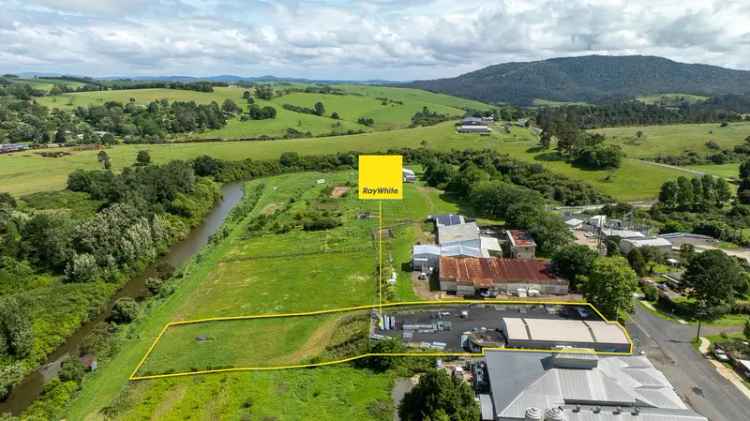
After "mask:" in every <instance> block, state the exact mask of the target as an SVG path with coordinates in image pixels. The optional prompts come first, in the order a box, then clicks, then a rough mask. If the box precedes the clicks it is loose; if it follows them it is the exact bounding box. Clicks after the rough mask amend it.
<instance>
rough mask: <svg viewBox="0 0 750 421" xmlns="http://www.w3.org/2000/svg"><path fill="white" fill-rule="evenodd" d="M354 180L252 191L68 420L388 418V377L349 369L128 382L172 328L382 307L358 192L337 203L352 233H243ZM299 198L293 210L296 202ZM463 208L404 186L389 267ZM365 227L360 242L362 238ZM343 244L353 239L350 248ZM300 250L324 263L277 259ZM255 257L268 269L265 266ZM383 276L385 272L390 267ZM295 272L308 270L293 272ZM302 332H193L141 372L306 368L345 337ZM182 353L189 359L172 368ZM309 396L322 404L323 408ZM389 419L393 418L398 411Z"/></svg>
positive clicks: (269, 182)
mask: <svg viewBox="0 0 750 421" xmlns="http://www.w3.org/2000/svg"><path fill="white" fill-rule="evenodd" d="M355 177H356V173H355V172H353V171H344V172H338V173H301V174H288V175H282V176H278V177H270V178H265V179H259V180H255V181H253V182H250V183H248V184H247V188H248V189H252V188H255V186H259V185H262V186H263V187H262V188H263V193H262V195H261V197H260V199H259V201H258V202H257V204H256V206H255V208H254V209H253V210H252V211H251V212H249V213H247V214H246V215H244V217H243V218H242V219H241V220H239V221H238V222H236V223H235V225H233V227H232V230H231V232H230V234H229V236H228V238H226V239H225V240H223V241H221V242H220V243H219V244H217V245H215V246H213V247H212V248H210V249H209V250H208V251H206V252H204V253H202V254H201V256H200V258H198V259H196V260H195V262H194V263H192V264H190V265H188V267H187V268H186V269H185V271H184V272H185V274H186V275H185V276H184V277H183V278H182V279H181V280H180V281H179V282H180V284H179V288H178V289H177V291H176V292H175V293H174V294H173V295H171V296H169V297H168V298H167V299H166V300H163V301H158V302H157V303H156V304H155V306H154V307H153V308H152V309H151V310H150V312H149V314H148V315H147V316H146V317H144V318H143V319H141V320H138V321H137V322H135V324H134V325H131V329H133V331H134V332H137V333H134V334H132V335H129V336H128V338H129V339H127V340H126V342H125V343H124V344H123V345H122V347H121V348H120V352H119V353H118V354H117V355H116V356H115V357H114V359H113V360H112V361H110V362H109V363H107V364H106V365H104V366H103V367H102V368H100V370H98V371H97V372H96V373H95V374H94V375H93V376H92V377H91V378H90V379H88V380H87V381H86V383H84V387H83V390H82V392H81V395H80V397H79V398H78V399H77V400H76V401H75V402H74V403H73V405H72V407H71V408H70V409H69V411H68V417H69V419H89V420H98V419H103V416H102V413H101V410H102V409H103V408H107V409H106V410H105V412H106V413H107V414H110V415H108V416H109V417H110V418H114V419H133V418H143V417H145V418H159V419H181V418H180V417H182V416H184V415H185V414H187V413H190V414H191V416H197V417H199V418H206V419H215V418H217V417H218V418H223V417H229V418H238V417H240V416H241V415H242V414H245V413H247V412H246V409H247V408H245V407H243V406H242V405H241V404H242V402H244V401H245V400H250V401H252V402H254V403H255V404H257V405H258V407H257V409H253V410H254V411H256V412H253V414H272V415H275V416H279V417H280V419H298V418H300V417H302V418H304V414H310V413H312V412H310V411H315V414H316V419H338V417H340V416H341V414H349V415H350V416H353V417H355V418H356V419H380V418H379V417H378V416H377V412H373V406H374V405H375V404H378V405H379V402H380V401H381V400H383V399H385V400H386V401H387V398H388V396H389V391H390V385H391V382H392V378H391V374H374V373H372V372H369V371H360V370H355V369H353V368H350V367H348V366H338V367H331V368H324V369H319V370H317V369H316V370H295V371H285V372H269V373H236V374H227V375H215V376H201V377H196V378H192V379H165V380H154V381H146V382H134V383H128V382H127V378H128V376H129V375H130V371H132V370H133V369H134V368H135V367H136V365H137V364H138V362H139V361H140V359H141V357H142V356H143V355H144V354H145V352H146V350H147V348H148V347H149V346H150V345H151V342H152V341H153V340H154V338H156V335H157V334H158V333H159V332H160V331H161V329H162V327H163V326H164V325H165V324H166V323H168V322H171V321H175V320H184V319H193V318H196V317H200V316H216V315H229V314H259V313H261V314H262V313H270V312H273V313H276V312H297V311H310V310H317V309H320V308H332V307H343V306H347V305H359V304H372V303H374V302H375V297H376V282H375V273H376V272H375V270H376V267H377V257H376V256H377V254H376V253H375V248H374V244H375V243H374V235H373V232H372V229H369V228H373V229H374V228H375V227H377V219H376V218H374V217H373V216H376V213H375V212H376V209H377V208H378V204H377V202H359V201H358V200H356V195H355V194H354V192H353V191H352V192H350V193H349V194H347V195H344V196H343V197H341V198H338V199H335V201H340V202H339V205H338V207H339V209H340V210H341V211H342V218H343V220H344V221H345V223H344V225H343V226H342V227H339V228H336V229H333V230H328V231H321V232H299V231H292V232H288V233H286V234H278V235H272V234H268V235H265V234H264V235H261V236H254V235H252V233H250V232H249V231H248V229H247V226H248V224H249V223H250V222H251V221H252V220H253V219H254V218H256V217H258V216H259V215H264V214H265V215H269V214H272V213H274V212H275V211H277V210H279V209H282V211H280V213H279V214H278V215H277V217H278V218H279V220H280V221H287V220H289V218H293V216H292V215H291V214H293V213H294V210H296V209H298V207H301V206H304V203H307V202H308V201H312V200H320V198H321V192H322V191H324V189H327V188H329V187H331V186H333V185H344V184H345V183H346V182H347V181H352V180H353V179H354V178H355ZM321 179H324V180H325V181H324V182H323V183H321V184H319V183H318V180H321ZM292 198H294V200H293V201H292V202H290V199H292ZM327 203H329V202H327ZM283 209H287V210H283ZM456 209H457V207H456V206H455V205H454V204H452V203H449V202H445V201H444V200H443V199H442V194H441V193H440V192H439V191H437V190H433V189H430V188H427V187H424V186H421V185H414V184H409V185H407V186H406V190H405V200H404V201H403V202H397V201H387V202H384V220H385V224H386V225H389V226H395V225H397V224H400V226H403V227H404V228H394V231H395V236H394V238H391V239H390V240H388V241H387V242H386V244H385V253H384V254H385V256H386V258H388V256H393V257H394V263H393V265H394V266H398V267H399V268H400V267H401V264H402V263H404V262H406V261H408V259H409V257H410V256H409V254H408V253H404V252H403V251H404V250H405V249H407V247H410V245H411V244H413V242H414V239H415V238H416V235H420V236H421V235H424V234H423V233H421V229H418V228H417V227H421V226H422V221H421V219H422V218H424V217H425V216H426V213H427V212H443V211H455V210H456ZM366 212H370V214H371V215H370V216H371V217H370V218H366V219H360V218H358V217H354V216H355V215H359V214H363V213H366ZM360 225H361V231H359V232H356V229H357V227H360ZM344 233H347V235H349V236H352V238H344V235H342V234H344ZM354 235H356V236H357V237H354ZM362 244H364V245H365V247H367V248H371V249H372V250H371V251H370V252H369V253H367V254H363V255H362V256H359V255H357V254H354V255H345V256H347V257H346V258H344V257H342V256H344V255H343V254H335V253H328V252H329V251H331V250H337V249H341V248H348V247H350V246H352V245H362ZM297 250H303V251H305V252H309V251H314V252H315V251H318V252H320V253H318V254H316V255H315V256H316V259H317V263H316V262H313V259H312V258H310V259H308V260H304V258H303V257H298V258H296V259H292V258H283V257H281V258H272V257H269V256H273V255H276V254H280V253H287V254H288V253H290V252H294V251H297ZM259 256H265V257H267V258H264V259H257V257H259ZM252 257H256V259H255V260H253V259H252ZM248 258H250V259H248ZM248 262H250V263H248ZM252 262H255V263H252ZM355 265H356V266H358V267H354V266H355ZM386 265H389V263H387V262H386ZM295 266H299V267H301V269H298V270H295V269H294V267H295ZM338 266H344V268H345V269H346V271H351V273H353V274H355V275H357V274H359V275H357V276H345V275H346V274H345V273H344V272H345V270H344V269H340V268H338ZM359 276H361V277H363V279H364V280H362V279H359ZM248 278H253V281H252V283H247V280H248ZM396 290H397V295H396V299H403V300H412V299H414V294H413V292H411V286H410V281H409V278H408V277H407V278H403V277H402V275H401V273H399V278H398V284H397V288H396ZM402 291H409V292H410V294H403V295H402ZM300 320H301V319H300ZM276 323H278V322H276ZM304 323H307V322H303V325H296V323H291V324H290V323H286V322H284V323H281V324H279V325H274V324H269V326H268V328H269V329H270V330H269V331H268V333H269V335H270V336H273V334H274V332H276V333H278V334H279V335H280V338H278V339H273V338H270V339H269V337H268V336H266V335H260V333H261V331H258V334H257V335H256V334H255V333H250V332H248V331H247V330H243V329H240V330H236V329H233V328H232V327H231V326H229V325H225V324H222V323H219V324H215V325H211V327H210V329H206V327H205V326H202V327H200V326H198V325H196V327H189V328H188V329H186V330H181V331H174V332H170V334H169V335H171V334H172V333H177V334H178V335H177V336H174V337H170V336H169V335H168V336H167V337H166V340H165V342H164V343H162V344H161V345H160V346H162V345H163V346H164V348H161V349H159V350H158V351H157V352H156V353H155V354H154V355H153V357H154V359H153V360H149V361H148V362H147V366H145V367H144V370H143V371H144V372H145V371H149V370H153V371H156V370H167V371H169V370H171V369H174V370H176V369H178V368H181V367H183V366H188V368H193V366H197V365H198V363H201V364H202V365H201V367H206V366H208V365H215V366H222V365H230V364H231V365H234V364H235V362H236V361H239V362H242V361H243V360H242V358H244V359H248V361H250V360H249V359H251V358H255V357H253V355H251V354H253V352H258V353H259V354H258V355H260V356H263V355H266V356H269V358H273V355H276V356H277V357H275V358H278V359H279V361H292V360H295V359H298V358H300V357H302V358H303V359H304V358H307V357H312V356H315V355H317V354H320V353H322V352H323V351H324V350H325V345H326V344H327V343H328V341H327V340H326V339H328V338H332V337H334V338H335V335H336V331H337V330H340V329H338V328H337V326H336V325H335V324H331V323H329V324H325V323H324V324H323V326H322V328H321V327H318V328H315V327H314V326H305V325H304ZM182 327H188V326H182ZM279 329H280V330H279ZM281 332H284V333H281ZM243 333H244V334H243ZM201 335H205V336H207V338H206V339H207V340H206V341H203V342H200V344H199V345H200V346H202V345H206V346H205V347H203V348H198V349H199V350H200V352H198V353H195V354H193V353H192V352H190V349H192V347H191V348H186V346H187V345H188V344H190V345H198V344H197V343H196V341H195V339H196V337H197V336H201ZM172 339H174V340H172ZM287 339H288V340H287ZM222 343H223V345H222V346H221V347H220V348H221V349H222V351H221V352H219V351H216V348H215V346H217V345H220V344H222ZM212 347H214V348H212ZM214 351H216V352H214ZM176 354H181V356H179V357H178V358H177V359H174V358H173V357H176V356H177V355H176ZM229 361H235V362H231V363H230V362H229ZM194 368H198V367H194ZM298 383H303V386H299V387H302V388H303V389H302V390H297V391H291V390H289V389H293V388H295V387H297V386H293V385H296V384H298ZM248 385H252V386H250V387H248ZM321 389H326V390H325V391H322V390H321ZM218 391H220V394H221V397H220V398H216V399H212V400H211V405H201V407H200V408H193V411H197V412H189V408H191V405H192V404H193V403H194V402H195V400H196V399H199V397H200V396H210V395H211V394H212V393H219V392H218ZM206 393H208V395H206ZM267 393H271V394H272V395H276V396H277V397H280V398H279V399H281V398H283V401H284V403H280V402H274V403H273V404H270V405H268V406H265V405H263V403H265V402H267V399H269V398H268V394H267ZM329 393H335V394H333V395H331V394H329ZM290 396H296V397H297V398H296V399H292V398H291V397H290ZM311 396H315V399H312V398H311ZM280 405H281V406H280ZM253 408H255V406H254V405H253ZM385 415H387V416H390V410H388V411H386V414H385Z"/></svg>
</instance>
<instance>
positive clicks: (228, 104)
mask: <svg viewBox="0 0 750 421" xmlns="http://www.w3.org/2000/svg"><path fill="white" fill-rule="evenodd" d="M221 110H222V111H224V112H225V113H229V114H237V113H239V112H241V111H242V108H240V107H239V106H238V105H237V104H236V103H235V102H234V101H232V100H231V99H229V98H227V99H225V100H224V103H222V104H221Z"/></svg>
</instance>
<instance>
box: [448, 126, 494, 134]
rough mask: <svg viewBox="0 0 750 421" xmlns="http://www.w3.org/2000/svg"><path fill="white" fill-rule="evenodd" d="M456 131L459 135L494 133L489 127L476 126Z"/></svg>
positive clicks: (460, 127) (462, 127)
mask: <svg viewBox="0 0 750 421" xmlns="http://www.w3.org/2000/svg"><path fill="white" fill-rule="evenodd" d="M456 131H457V132H459V133H492V129H491V128H489V127H487V126H475V125H469V126H459V127H458V129H456Z"/></svg>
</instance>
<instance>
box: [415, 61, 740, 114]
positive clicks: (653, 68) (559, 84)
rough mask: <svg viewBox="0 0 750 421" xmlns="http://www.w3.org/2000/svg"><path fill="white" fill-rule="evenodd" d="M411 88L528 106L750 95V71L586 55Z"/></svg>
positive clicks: (506, 67) (501, 66) (491, 69)
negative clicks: (676, 95) (683, 95)
mask: <svg viewBox="0 0 750 421" xmlns="http://www.w3.org/2000/svg"><path fill="white" fill-rule="evenodd" d="M407 86H411V87H416V88H421V89H426V90H428V91H434V92H440V93H446V94H450V95H456V96H462V97H466V98H472V99H476V100H480V101H485V102H507V103H513V104H518V105H529V104H531V103H532V101H533V100H534V99H546V100H554V101H585V102H597V101H601V100H604V99H607V98H610V97H622V96H626V97H636V96H639V95H650V94H660V93H686V94H699V95H707V96H710V95H716V94H736V93H740V94H745V93H750V71H741V70H731V69H725V68H722V67H717V66H709V65H705V64H685V63H677V62H675V61H672V60H668V59H665V58H662V57H653V56H583V57H566V58H553V59H549V60H543V61H533V62H527V63H505V64H498V65H494V66H489V67H485V68H484V69H480V70H477V71H474V72H471V73H466V74H463V75H461V76H458V77H455V78H449V79H437V80H425V81H416V82H412V83H409V84H407Z"/></svg>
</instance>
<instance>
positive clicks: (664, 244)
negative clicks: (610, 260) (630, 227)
mask: <svg viewBox="0 0 750 421" xmlns="http://www.w3.org/2000/svg"><path fill="white" fill-rule="evenodd" d="M641 247H654V248H656V249H658V250H660V251H662V252H664V253H669V252H671V251H672V243H671V242H670V241H669V240H667V239H666V238H661V237H655V238H623V239H622V240H620V250H621V251H622V252H623V254H628V253H630V251H631V250H633V249H636V248H641Z"/></svg>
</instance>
